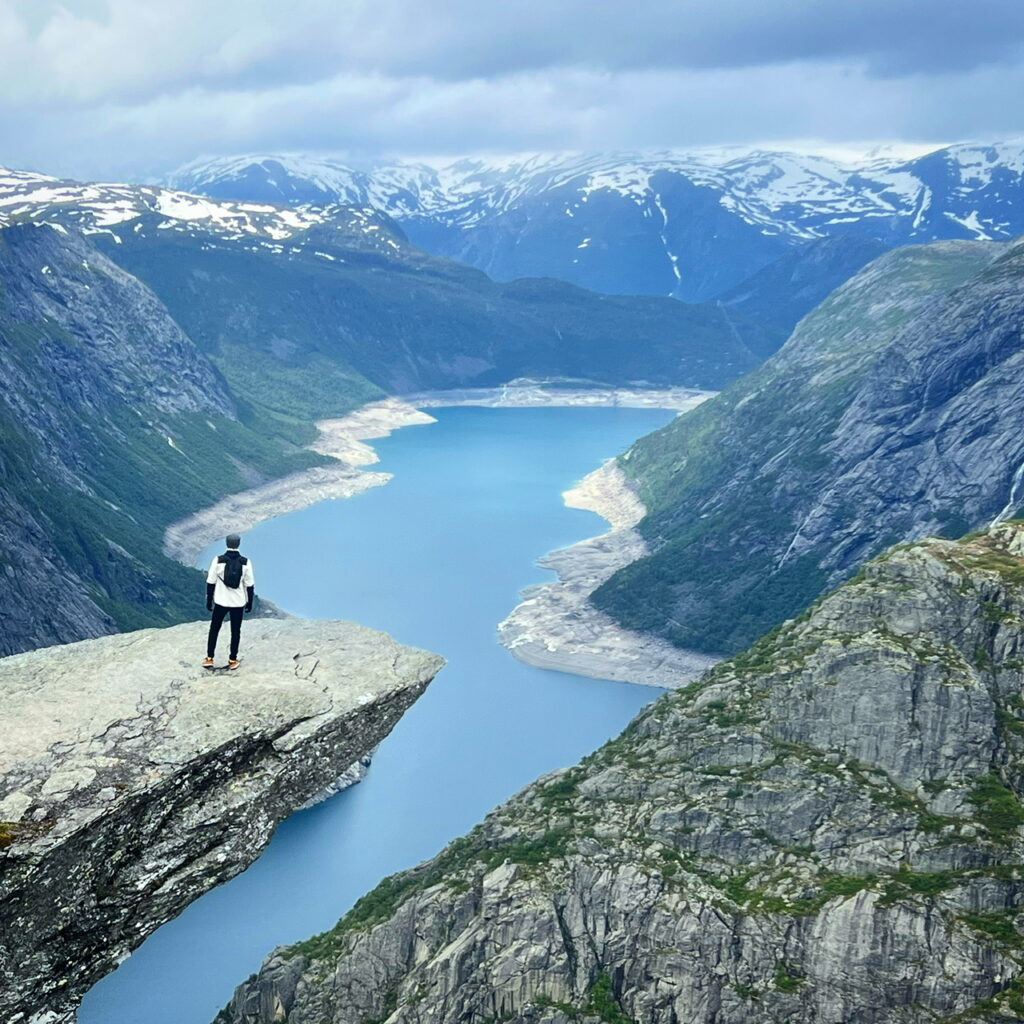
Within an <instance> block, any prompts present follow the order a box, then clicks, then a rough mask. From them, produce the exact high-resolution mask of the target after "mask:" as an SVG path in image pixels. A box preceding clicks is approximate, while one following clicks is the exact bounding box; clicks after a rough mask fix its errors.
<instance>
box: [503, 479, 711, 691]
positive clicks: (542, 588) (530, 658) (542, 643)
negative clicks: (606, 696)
mask: <svg viewBox="0 0 1024 1024" xmlns="http://www.w3.org/2000/svg"><path fill="white" fill-rule="evenodd" d="M562 499H563V501H564V502H565V504H566V505H567V506H568V507H569V508H582V509H587V510H589V511H591V512H596V513H597V514H598V515H600V516H601V517H602V518H604V519H606V520H607V521H608V523H609V525H610V526H611V529H610V530H608V531H607V532H606V533H603V534H601V535H600V536H598V537H590V538H587V539H586V540H581V541H578V542H577V543H575V544H571V545H570V546H569V547H565V548H559V549H558V550H556V551H551V552H549V553H548V554H546V555H544V556H543V557H542V558H539V559H538V560H537V564H538V565H540V566H543V567H544V568H545V569H552V570H554V572H555V573H556V574H557V576H558V579H557V580H553V581H551V582H548V583H537V584H534V585H533V586H531V587H527V588H526V589H525V590H523V591H522V593H521V595H520V596H521V597H522V600H521V601H520V603H519V604H518V605H516V607H515V608H513V609H512V611H511V612H510V613H509V614H508V616H507V617H506V618H505V619H504V620H503V621H502V622H501V623H499V625H498V638H499V640H500V642H501V643H502V644H503V645H504V646H505V647H506V648H507V649H508V651H509V653H511V654H512V655H513V656H514V657H516V658H518V659H519V660H520V661H524V662H526V663H527V664H528V665H534V666H535V667H537V668H547V669H554V670H556V671H559V672H569V673H572V674H573V675H582V676H588V677H590V678H592V679H611V680H614V681H616V682H622V683H638V684H642V685H645V686H659V687H663V688H665V689H675V688H677V687H679V686H685V685H686V684H687V683H689V682H691V681H692V680H694V679H696V678H697V677H698V676H699V675H701V674H702V673H703V672H704V671H706V670H707V669H708V668H710V667H711V666H712V665H714V664H715V663H716V662H717V661H718V660H719V659H718V658H713V657H710V656H709V655H706V654H699V653H697V652H696V651H687V650H684V649H683V648H681V647H676V646H675V645H674V644H671V643H669V642H668V641H667V640H663V639H661V637H655V636H651V635H649V634H644V633H637V632H635V631H633V630H630V629H625V628H624V627H622V626H620V625H619V624H618V623H617V622H615V620H614V619H612V618H611V617H610V616H609V615H606V614H605V613H604V612H602V611H599V610H598V609H597V608H595V607H594V606H593V605H591V604H590V600H589V598H590V595H591V594H592V593H593V592H594V591H595V590H596V589H597V588H598V587H599V586H600V585H601V584H602V583H603V582H604V581H605V580H606V579H608V577H609V576H611V575H612V574H613V573H614V572H616V571H617V570H618V569H621V568H623V567H624V566H626V565H628V564H629V563H630V562H634V561H636V560H637V559H638V558H642V557H643V556H644V555H646V554H647V553H648V547H647V542H646V541H645V540H644V539H643V537H641V536H640V534H639V533H638V532H637V530H636V529H634V527H635V526H636V524H637V523H638V522H640V520H641V519H642V518H643V517H644V515H645V513H646V509H645V508H644V505H643V503H642V502H641V501H640V499H639V498H638V497H637V496H636V494H635V493H634V492H633V490H632V489H631V488H630V487H629V484H628V483H627V482H626V478H625V475H624V474H623V473H622V470H620V469H619V467H618V465H617V464H616V462H615V460H614V459H609V460H608V461H607V462H605V463H604V464H603V465H601V466H599V467H598V468H597V469H595V470H593V471H592V472H590V473H588V474H587V475H586V476H585V477H583V479H582V480H580V482H579V483H578V484H576V485H575V486H574V487H572V488H571V489H570V490H567V491H565V492H563V494H562Z"/></svg>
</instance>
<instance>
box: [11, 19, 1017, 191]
mask: <svg viewBox="0 0 1024 1024" xmlns="http://www.w3.org/2000/svg"><path fill="white" fill-rule="evenodd" d="M1022 43H1024V5H1022V4H1020V3H1019V2H1018V0H973V3H972V4H970V5H967V4H965V3H963V2H962V0H958V2H955V3H954V2H949V0H886V2H883V0H771V2H767V0H728V2H723V0H717V2H714V3H713V2H712V0H687V2H682V0H634V2H630V3H626V2H623V0H588V2H584V0H561V2H560V3H556V4H552V3H551V2H550V0H517V2H514V3H505V4H502V5H493V7H490V8H489V7H487V6H485V5H481V4H480V3H479V0H473V2H470V0H432V2H428V0H375V2H371V0H346V2H345V3H342V4H337V3H332V2H330V0H291V2H290V3H289V4H287V5H285V4H281V3H279V2H277V0H274V2H271V0H220V2H219V3H218V4H215V5H213V4H208V3H206V2H205V0H178V2H177V3H175V4H173V5H158V4H151V3H146V2H140V0H63V2H56V0H0V52H3V53H4V55H5V60H4V62H3V63H2V64H0V97H2V98H0V163H6V164H8V165H14V166H19V165H20V166H35V167H37V168H39V169H46V170H50V169H52V170H55V171H57V172H60V173H65V174H72V175H80V176H126V175H130V174H139V173H141V172H144V171H147V170H149V171H159V170H163V169H166V168H167V167H169V166H172V165H174V164H176V163H178V162H181V161H183V160H187V159H189V158H191V157H193V156H195V155H197V154H198V153H217V152H237V151H244V150H250V149H264V150H266V149H270V150H273V149H281V150H283V149H292V150H297V149H305V150H315V151H324V152H349V153H363V154H376V153H381V154H388V155H396V154H397V155H415V154H417V153H423V152H433V153H443V152H451V153H457V152H473V151H481V150H502V151H506V152H508V151H518V150H523V149H534V148H543V149H551V148H555V149H573V148H599V149H616V148H633V147H648V146H694V145H703V144H716V143H729V142H739V143H742V142H748V141H752V140H762V141H770V140H772V139H776V140H785V139H793V138H802V139H812V138H813V139H822V140H833V141H842V140H849V139H880V140H884V139H929V140H931V139H934V140H951V139H956V138H963V137H985V136H989V135H1006V134H1017V133H1024V123H1022V122H1024V116H1022V115H1021V114H1020V113H1019V112H1018V109H1017V108H1018V106H1019V104H1017V103H1016V102H1008V98H1011V97H1014V98H1015V97H1019V96H1021V95H1022V90H1021V86H1022V85H1024V70H1022V69H1024V59H1022Z"/></svg>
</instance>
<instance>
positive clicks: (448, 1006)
mask: <svg viewBox="0 0 1024 1024" xmlns="http://www.w3.org/2000/svg"><path fill="white" fill-rule="evenodd" d="M1022 554H1024V524H1021V523H1014V524H1004V525H1002V526H1000V527H998V528H996V529H994V530H992V531H991V532H989V533H986V534H984V535H982V536H980V537H977V538H975V539H972V540H965V541H963V542H954V541H943V540H934V539H933V540H929V541H921V542H915V543H912V544H909V545H905V546H902V547H898V548H895V549H893V550H891V551H889V552H887V553H886V554H885V555H884V556H883V557H881V558H878V559H876V560H875V561H873V562H870V563H868V564H867V565H866V566H865V567H864V569H863V571H862V573H861V574H860V575H859V576H858V577H857V578H856V579H855V580H853V581H850V582H848V583H846V584H845V585H844V586H842V587H840V588H839V589H838V590H837V591H835V592H834V593H832V594H830V595H829V596H828V597H826V598H825V599H824V600H823V601H822V602H821V603H820V604H819V605H818V606H816V607H815V608H814V609H812V610H811V611H810V613H809V614H807V615H805V616H802V617H801V618H800V619H798V620H794V621H791V622H789V623H787V624H786V625H785V626H783V627H782V628H781V629H779V630H777V631H775V632H774V633H772V634H770V635H768V636H766V637H764V638H763V639H761V640H759V641H758V642H757V643H756V644H755V645H754V646H753V647H752V648H751V649H750V650H749V651H747V652H746V653H744V654H743V655H740V656H738V657H736V658H734V659H732V660H730V661H727V662H724V663H722V664H720V665H718V666H716V667H715V668H714V669H713V670H711V672H710V673H708V674H706V675H705V676H703V677H702V678H701V679H700V680H698V681H696V682H695V683H693V684H691V685H690V686H687V687H685V688H683V689H680V690H675V691H670V692H669V693H667V694H665V695H664V696H662V697H661V698H659V699H658V700H657V701H655V702H654V703H653V704H652V705H650V706H649V707H648V708H646V709H645V710H644V711H642V712H641V713H640V715H639V716H638V717H637V718H636V719H635V720H634V721H633V723H632V724H631V725H630V726H629V727H628V728H627V729H626V731H625V732H624V733H623V734H622V735H621V736H619V737H618V738H617V739H614V740H612V741H610V742H609V743H607V744H606V745H605V746H604V747H602V748H601V749H600V750H598V751H597V752H596V753H594V754H591V755H589V756H588V757H586V758H584V759H583V760H582V761H581V762H580V763H579V764H578V765H576V766H575V767H572V768H568V769H563V770H561V771H558V772H555V773H553V774H551V775H548V776H546V777H544V778H541V779H540V780H538V781H537V782H536V783H534V784H532V785H530V786H528V787H527V788H526V789H525V790H523V791H522V792H521V793H519V794H518V795H517V796H515V797H513V798H512V799H511V800H509V801H508V802H507V803H506V804H504V805H503V806H501V807H499V808H497V809H496V810H495V811H493V812H492V813H491V814H490V815H488V817H487V818H486V820H485V821H484V822H483V823H482V824H481V825H479V826H477V827H476V828H475V829H473V830H472V831H471V832H470V833H469V834H468V835H466V836H464V837H463V838H461V839H457V840H455V841H454V842H453V843H452V844H451V845H449V846H448V847H447V849H445V850H444V851H443V852H442V853H440V854H439V855H438V856H437V857H435V858H434V859H433V860H430V861H427V862H426V863H424V864H421V865H420V866H419V867H416V868H413V869H412V870H409V871H405V872H402V873H400V874H397V875H393V876H391V877H390V878H386V879H385V880H384V881H383V882H381V884H380V885H379V886H378V887H377V888H376V889H374V890H373V891H372V892H370V893H369V894H367V895H366V896H364V897H363V898H362V899H360V900H359V901H358V902H357V903H356V904H355V906H354V907H353V909H352V910H351V911H350V912H349V913H348V914H347V915H346V916H345V917H343V918H342V919H341V921H339V922H338V924H337V925H336V926H335V927H334V928H333V929H331V930H330V931H328V932H325V933H323V934H321V935H318V936H315V937H313V938H311V939H308V940H306V941H304V942H299V943H296V944H295V945H291V946H285V947H282V948H280V949H277V950H275V951H274V952H273V954H271V956H269V957H268V958H267V960H266V961H265V962H264V964H263V966H262V967H261V969H260V970H259V972H258V973H257V974H255V975H254V976H252V977H251V978H249V979H248V980H247V981H246V982H244V983H243V984H242V985H241V986H240V987H239V988H238V990H237V991H236V993H235V995H234V997H233V998H232V1000H231V1002H230V1003H229V1005H228V1006H227V1007H226V1008H225V1009H224V1010H223V1011H222V1012H221V1013H220V1014H219V1015H218V1017H217V1024H272V1022H273V1024H313V1022H319V1021H332V1022H334V1024H365V1022H367V1021H385V1020H386V1021H388V1022H389V1024H414V1022H425V1021H472V1022H477V1021H479V1022H483V1021H506V1022H509V1024H568V1022H570V1021H581V1022H582V1021H592V1022H598V1021H603V1022H607V1024H634V1022H637V1024H638V1022H641V1021H643V1022H644V1024H677V1022H680V1021H686V1022H688V1024H717V1022H722V1021H728V1022H730V1024H775V1022H777V1021H790V1022H800V1024H817V1022H826V1021H828V1022H837V1021H842V1022H843V1024H897V1022H899V1024H932V1022H935V1021H946V1022H953V1021H957V1022H961V1024H967V1022H975V1024H977V1022H991V1024H1009V1022H1011V1021H1016V1020H1020V1019H1021V1017H1022V1015H1024V972H1022V967H1021V964H1022V958H1024V937H1022V928H1021V925H1022V917H1021V906H1022V901H1024V879H1022V875H1021V868H1020V863H1021V856H1022V854H1024V839H1022V836H1024V805H1022V803H1021V798H1022V796H1024V780H1022V776H1021V771H1020V765H1021V758H1022V755H1024V675H1022V666H1024V661H1022V658H1021V654H1022V652H1024V630H1022V623H1024V572H1022V564H1024V563H1022V561H1021V556H1022Z"/></svg>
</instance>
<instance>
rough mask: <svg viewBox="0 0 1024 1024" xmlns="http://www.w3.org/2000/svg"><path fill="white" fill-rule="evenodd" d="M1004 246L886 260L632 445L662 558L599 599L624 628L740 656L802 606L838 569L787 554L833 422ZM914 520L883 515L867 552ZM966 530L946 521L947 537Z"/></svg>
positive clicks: (624, 573) (816, 492) (824, 463)
mask: <svg viewBox="0 0 1024 1024" xmlns="http://www.w3.org/2000/svg"><path fill="white" fill-rule="evenodd" d="M997 251H998V248H997V247H993V246H992V245H989V244H983V243H978V244H977V245H975V244H972V243H939V244H935V245H930V246H914V247H908V248H906V249H900V250H895V251H893V252H891V253H888V254H886V255H885V256H882V257H881V258H879V259H878V260H875V261H874V262H873V263H871V264H869V266H868V267H867V268H866V269H865V270H864V271H862V272H861V273H860V274H859V275H857V276H856V277H855V278H853V279H852V280H851V281H849V282H848V283H847V284H846V285H844V286H843V287H841V288H839V289H837V290H836V291H835V292H833V293H832V295H831V296H829V298H828V299H826V301H825V302H823V303H822V304H821V305H820V306H819V307H818V308H817V309H815V310H814V311H813V312H812V313H810V314H808V315H807V316H806V317H805V318H804V319H803V320H802V321H801V323H800V324H799V326H798V327H797V329H796V331H795V332H794V333H793V335H792V337H791V338H790V340H789V341H788V342H787V343H786V345H785V346H784V347H783V348H782V349H781V350H780V351H779V352H778V353H777V354H776V355H775V356H773V357H772V358H771V359H769V360H768V361H767V362H766V363H765V364H763V365H762V366H761V367H759V368H758V369H756V370H755V371H753V372H752V373H751V374H749V375H747V376H746V377H743V378H741V379H740V380H738V381H736V382H735V383H733V384H731V385H730V386H729V387H727V388H726V389H725V390H724V391H723V392H722V393H721V394H720V395H719V396H717V397H716V398H714V399H712V400H710V401H708V402H705V403H704V404H703V405H701V406H699V407H698V408H697V409H695V410H693V411H692V412H689V413H687V414H686V415H684V416H681V417H679V418H678V419H676V420H674V421H673V422H672V423H670V424H668V425H667V426H666V427H664V428H662V429H661V430H659V431H656V432H654V433H653V434H649V435H648V436H646V437H644V438H642V439H641V440H640V441H638V442H637V443H636V444H635V445H633V447H632V448H630V449H629V451H627V452H626V453H625V454H624V455H623V456H622V457H621V458H620V460H619V461H620V465H621V467H622V469H623V470H624V472H625V473H626V474H627V476H628V477H629V478H630V480H631V481H632V482H633V484H634V485H635V486H636V488H637V490H638V493H639V495H640V497H641V499H642V500H643V501H644V503H645V505H646V506H647V510H648V514H647V516H646V518H645V519H644V520H643V521H642V522H641V524H640V526H639V529H640V531H641V533H642V534H643V535H644V536H645V538H646V539H647V540H648V542H649V543H650V545H651V547H652V549H653V553H652V554H651V555H650V556H648V557H646V558H643V559H640V560H639V561H637V562H634V563H633V564H632V565H629V566H627V567H626V568H624V569H622V570H620V571H619V572H618V573H616V574H615V575H614V576H612V577H611V579H609V580H608V581H607V582H605V583H604V584H603V585H602V586H601V587H600V588H598V590H597V591H596V592H595V593H594V595H593V598H592V599H593V601H594V603H595V604H596V605H597V606H598V607H599V608H601V609H602V610H604V611H606V612H608V613H609V614H611V615H612V616H614V617H615V618H616V619H617V620H618V621H619V622H621V623H622V624H623V625H625V626H628V627H630V628H633V629H643V630H651V631H654V632H656V633H658V634H660V635H662V636H664V637H666V638H667V639H669V640H671V641H672V642H674V643H676V644H679V645H680V646H682V647H688V648H692V649H694V650H700V651H708V652H712V653H731V652H734V651H737V650H741V649H742V648H744V647H746V646H747V645H748V644H749V643H750V642H751V641H752V640H753V639H754V637H756V636H758V635H759V634H760V633H763V632H764V631H765V630H767V629H769V628H770V627H771V626H773V625H774V624H775V623H777V622H780V621H782V620H783V619H785V618H787V617H788V616H791V615H793V614H795V613H796V612H798V611H799V610H800V609H801V608H803V607H804V606H806V604H807V603H808V601H810V600H811V599H813V598H814V597H815V596H817V595H818V594H819V593H820V592H821V590H822V588H823V587H824V586H825V585H826V583H827V581H828V579H829V578H830V570H829V569H827V568H825V567H823V566H822V565H821V564H820V563H821V559H822V554H823V553H822V550H821V549H820V548H812V550H810V551H807V552H800V551H799V550H797V551H796V552H793V551H791V550H790V549H789V548H790V544H791V542H793V541H794V540H795V539H797V538H798V535H799V533H800V531H801V530H802V528H803V526H802V524H803V523H804V520H805V518H806V517H808V516H809V515H810V513H812V511H813V510H814V505H815V502H816V501H818V500H819V499H820V498H821V496H822V495H823V494H827V493H828V490H829V486H830V484H831V483H832V481H833V480H834V478H835V474H836V472H837V470H836V464H837V459H838V458H840V456H841V453H837V452H835V451H834V450H833V448H832V447H830V442H831V441H832V440H833V437H834V433H835V430H836V428H837V425H838V424H839V423H840V422H841V420H842V418H843V416H844V415H845V414H846V413H847V411H848V409H849V408H850V406H851V403H852V402H853V401H854V399H855V397H856V396H857V394H858V391H859V389H860V388H861V387H862V386H863V385H864V382H865V380H866V379H867V377H868V375H869V373H870V371H871V369H872V367H873V366H874V363H875V360H876V359H877V358H878V357H879V356H880V354H882V353H884V352H885V351H886V349H887V347H888V346H889V345H890V344H891V343H892V342H893V341H894V339H896V338H897V337H898V335H899V333H900V331H901V330H902V329H903V328H904V327H906V326H907V325H908V324H910V323H911V322H912V321H913V320H914V319H915V318H916V317H918V316H919V315H920V313H921V311H922V309H924V308H926V307H927V306H928V305H929V303H931V302H933V301H934V300H936V299H938V298H939V297H941V296H942V295H944V294H945V293H947V292H948V291H949V290H950V289H953V288H956V287H957V286H959V285H962V284H963V283H964V282H966V281H969V280H970V279H971V278H972V277H974V276H975V275H977V274H979V272H980V271H982V270H983V269H984V268H985V267H986V266H988V264H990V263H991V261H992V259H993V256H994V253H995V252H997ZM829 500H830V501H832V502H833V506H835V507H834V509H833V510H832V514H834V515H835V516H837V518H839V519H840V521H843V522H850V521H852V520H853V519H854V518H855V516H856V515H857V513H858V502H859V500H860V496H859V495H857V494H850V495H849V497H848V499H847V502H846V504H845V505H844V504H843V503H842V501H841V500H840V499H833V498H832V496H830V497H829ZM907 525H908V524H907V522H906V521H905V519H904V514H903V513H902V512H901V511H900V510H898V509H891V510H889V512H888V515H887V519H886V522H885V524H884V526H880V527H879V529H878V532H877V534H876V535H875V536H874V537H872V538H870V546H871V548H872V549H873V550H875V551H877V550H880V549H881V548H883V547H884V546H885V545H886V544H887V543H891V542H893V541H895V540H897V539H899V538H900V537H901V536H902V535H903V532H904V530H905V529H906V527H907ZM962 528H963V527H962V523H959V522H952V520H951V525H950V530H951V532H961V531H962Z"/></svg>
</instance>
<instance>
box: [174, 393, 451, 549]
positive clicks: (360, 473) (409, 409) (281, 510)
mask: <svg viewBox="0 0 1024 1024" xmlns="http://www.w3.org/2000/svg"><path fill="white" fill-rule="evenodd" d="M434 422H436V420H435V419H434V417H433V416H430V415H429V414H428V413H425V412H420V410H419V409H416V408H413V406H411V405H409V404H408V403H407V402H403V401H402V400H401V399H399V398H384V399H381V400H380V401H377V402H370V403H369V404H367V405H364V406H361V407H360V408H358V409H355V410H354V411H352V412H350V413H349V414H348V415H347V416H342V417H341V418H340V419H333V420H320V421H319V422H318V423H317V428H318V430H319V431H320V433H319V434H318V436H317V438H316V440H315V441H314V442H313V443H312V444H311V445H309V449H310V450H311V451H315V452H317V453H319V454H320V455H326V456H328V457H329V458H332V459H335V460H336V461H337V465H333V466H314V467H313V468H311V469H303V470H300V471H299V472H297V473H290V474H289V475H288V476H283V477H278V478H277V479H276V480H269V481H267V482H266V483H263V484H258V485H257V486H256V487H250V488H249V489H247V490H244V491H238V492H237V493H235V494H229V495H227V496H226V497H224V498H221V499H220V501H218V502H215V503H214V504H213V505H209V506H208V507H207V508H204V509H200V510H199V511H198V512H194V513H192V515H189V516H186V517H185V518H184V519H179V520H178V521H177V522H176V523H172V524H171V525H170V526H168V527H167V529H166V530H165V531H164V541H163V552H164V554H165V555H167V557H168V558H173V559H175V560H177V561H179V562H182V563H184V564H185V565H188V566H192V565H194V564H195V561H196V559H197V558H198V557H199V554H200V552H201V551H202V550H203V548H205V547H206V546H207V545H209V544H212V543H213V541H215V540H216V539H217V538H218V537H220V536H222V535H224V534H225V533H226V532H227V531H228V530H234V531H235V532H238V533H243V532H244V531H246V530H249V529H252V527H254V526H256V524H257V523H262V522H263V521H264V520H266V519H273V518H274V517H275V516H280V515H284V514H285V513H286V512H297V511H298V510H299V509H303V508H306V507H307V506H309V505H313V504H316V502H318V501H324V500H325V499H327V498H351V497H352V496H353V495H356V494H360V493H361V492H362V491H366V490H369V489H370V488H371V487H381V486H383V485H384V484H386V483H387V482H388V481H389V480H390V479H391V474H390V473H381V472H379V471H375V470H366V469H363V468H362V467H363V466H368V465H372V464H373V463H375V462H377V461H379V459H378V456H377V453H376V452H375V451H374V450H373V448H372V447H371V446H370V445H368V444H365V443H364V442H365V441H367V440H369V439H372V438H378V437H387V436H388V434H390V433H391V432H392V431H393V430H398V429H399V428H400V427H409V426H416V425H418V424H426V423H434Z"/></svg>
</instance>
